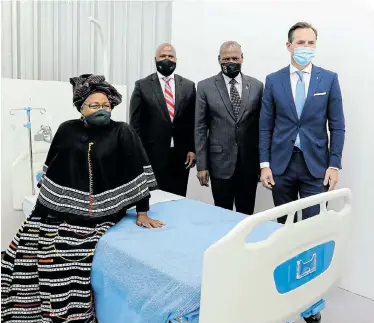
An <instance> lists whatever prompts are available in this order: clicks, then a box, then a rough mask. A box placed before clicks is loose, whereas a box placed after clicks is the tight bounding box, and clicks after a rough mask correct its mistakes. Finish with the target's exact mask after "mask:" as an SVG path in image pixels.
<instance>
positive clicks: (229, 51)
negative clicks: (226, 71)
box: [218, 40, 243, 64]
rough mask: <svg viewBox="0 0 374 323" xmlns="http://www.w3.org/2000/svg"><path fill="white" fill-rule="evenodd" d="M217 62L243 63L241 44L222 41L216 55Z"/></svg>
mask: <svg viewBox="0 0 374 323" xmlns="http://www.w3.org/2000/svg"><path fill="white" fill-rule="evenodd" d="M218 60H219V63H220V64H222V63H230V62H232V63H243V53H242V48H241V46H240V45H239V44H238V43H237V42H236V41H232V40H231V41H227V42H224V43H223V44H222V45H221V47H220V49H219V55H218Z"/></svg>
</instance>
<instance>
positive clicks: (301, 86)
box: [295, 71, 305, 149]
mask: <svg viewBox="0 0 374 323" xmlns="http://www.w3.org/2000/svg"><path fill="white" fill-rule="evenodd" d="M296 73H297V75H298V76H299V79H298V80H297V84H296V93H295V105H296V111H297V116H298V117H299V119H300V116H301V113H302V112H303V109H304V104H305V82H304V78H303V76H304V72H302V71H297V72H296ZM295 146H296V147H298V148H299V149H301V143H300V136H299V133H298V134H297V137H296V141H295Z"/></svg>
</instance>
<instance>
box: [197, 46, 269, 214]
mask: <svg viewBox="0 0 374 323" xmlns="http://www.w3.org/2000/svg"><path fill="white" fill-rule="evenodd" d="M218 62H219V64H220V65H221V70H222V72H221V73H219V74H218V75H216V76H213V77H211V78H208V79H206V80H203V81H201V82H199V83H198V85H197V97H196V111H195V149H196V164H197V170H198V174H197V177H198V179H199V181H200V184H201V185H204V186H208V182H209V178H210V179H211V182H212V193H213V198H214V203H215V205H216V206H219V207H222V208H225V209H229V210H232V209H233V206H234V204H235V208H236V211H237V212H241V213H244V214H248V215H250V214H253V212H254V207H255V199H256V190H257V183H258V179H259V174H260V167H259V164H258V162H259V151H258V144H259V116H260V107H261V100H262V92H263V88H264V86H263V84H262V83H261V82H260V81H258V80H256V79H255V78H253V77H250V76H246V75H244V74H242V73H241V65H242V63H243V53H242V50H241V47H240V45H239V44H238V43H237V42H234V41H229V42H225V43H224V44H222V46H221V48H220V53H219V56H218Z"/></svg>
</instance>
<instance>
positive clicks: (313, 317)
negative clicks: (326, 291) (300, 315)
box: [304, 313, 322, 323]
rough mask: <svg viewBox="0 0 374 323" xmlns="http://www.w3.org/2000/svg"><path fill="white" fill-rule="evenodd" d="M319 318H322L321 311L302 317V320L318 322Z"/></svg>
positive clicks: (309, 322)
mask: <svg viewBox="0 0 374 323" xmlns="http://www.w3.org/2000/svg"><path fill="white" fill-rule="evenodd" d="M321 318H322V316H321V313H317V314H316V315H312V316H309V317H307V318H304V320H305V322H307V323H320V322H321Z"/></svg>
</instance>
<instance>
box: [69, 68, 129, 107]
mask: <svg viewBox="0 0 374 323" xmlns="http://www.w3.org/2000/svg"><path fill="white" fill-rule="evenodd" d="M70 84H71V85H73V104H74V105H75V106H76V108H77V109H78V111H80V109H81V107H82V104H83V103H84V101H86V99H87V98H88V97H89V96H90V95H91V94H92V93H95V92H102V93H104V94H105V95H106V96H107V97H108V100H109V103H110V105H111V107H112V109H113V108H114V107H115V106H117V105H118V104H120V103H121V102H122V95H121V94H120V93H118V91H117V90H116V89H115V88H114V87H113V86H112V85H111V84H109V83H108V82H106V81H105V77H104V76H103V75H93V74H83V75H81V76H79V77H72V78H71V79H70Z"/></svg>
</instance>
